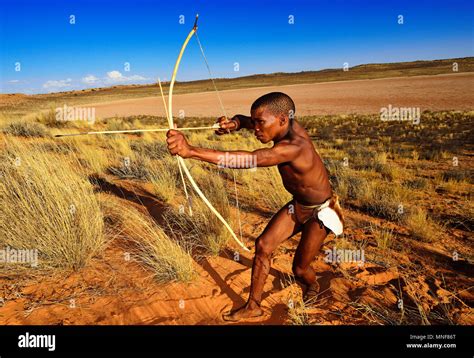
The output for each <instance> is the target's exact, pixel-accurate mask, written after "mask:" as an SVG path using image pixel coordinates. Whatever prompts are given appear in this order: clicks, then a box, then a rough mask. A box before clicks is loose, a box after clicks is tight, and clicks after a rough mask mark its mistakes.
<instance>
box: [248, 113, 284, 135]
mask: <svg viewBox="0 0 474 358" xmlns="http://www.w3.org/2000/svg"><path fill="white" fill-rule="evenodd" d="M251 116H252V121H253V123H254V125H255V129H254V131H255V136H256V137H257V139H258V140H259V141H260V142H262V143H268V142H271V141H272V140H274V139H275V138H278V137H280V136H281V133H282V131H283V130H284V129H285V124H286V123H288V120H286V121H282V119H281V118H280V117H277V116H275V115H273V114H272V113H270V112H269V111H267V109H266V107H259V108H257V109H255V110H254V111H252V113H251Z"/></svg>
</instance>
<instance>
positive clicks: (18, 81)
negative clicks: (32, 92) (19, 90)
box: [8, 80, 20, 83]
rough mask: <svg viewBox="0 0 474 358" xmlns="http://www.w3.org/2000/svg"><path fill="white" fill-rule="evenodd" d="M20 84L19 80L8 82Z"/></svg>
mask: <svg viewBox="0 0 474 358" xmlns="http://www.w3.org/2000/svg"><path fill="white" fill-rule="evenodd" d="M18 82H20V80H11V81H8V83H18Z"/></svg>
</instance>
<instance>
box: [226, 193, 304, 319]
mask: <svg viewBox="0 0 474 358" xmlns="http://www.w3.org/2000/svg"><path fill="white" fill-rule="evenodd" d="M290 204H291V202H290V203H288V204H286V205H285V206H284V207H283V208H281V209H280V210H279V211H278V213H276V214H275V215H274V216H273V218H272V219H271V220H270V222H269V223H268V225H267V227H266V228H265V230H264V231H263V233H262V234H261V235H260V236H259V237H258V239H257V240H256V241H255V257H254V260H253V265H252V278H251V284H250V296H249V299H248V301H247V303H246V304H245V305H244V306H243V307H240V308H239V309H237V310H235V311H232V312H230V313H228V314H225V315H224V316H223V318H224V320H226V321H238V320H241V319H245V318H252V317H258V316H261V315H262V314H263V311H262V309H261V308H260V302H261V301H262V293H263V286H264V285H265V281H266V279H267V276H268V273H269V272H270V259H271V256H272V253H273V251H274V250H275V249H276V248H277V247H278V245H280V244H281V243H282V242H283V241H285V240H287V239H289V238H290V237H292V236H293V235H295V234H296V233H298V232H299V231H300V230H301V225H299V224H298V223H297V222H296V221H295V218H294V215H292V214H291V213H290V211H289V210H288V205H290Z"/></svg>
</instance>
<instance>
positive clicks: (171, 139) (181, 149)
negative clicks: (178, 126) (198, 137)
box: [166, 129, 191, 158]
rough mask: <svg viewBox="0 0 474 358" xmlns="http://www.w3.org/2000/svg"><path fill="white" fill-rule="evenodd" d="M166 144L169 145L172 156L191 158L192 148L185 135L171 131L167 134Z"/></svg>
mask: <svg viewBox="0 0 474 358" xmlns="http://www.w3.org/2000/svg"><path fill="white" fill-rule="evenodd" d="M166 137H167V138H166V143H168V150H169V152H170V153H171V154H172V155H176V154H177V155H179V156H180V157H182V158H189V157H190V156H191V146H190V145H189V143H188V141H187V140H186V137H185V136H184V135H183V133H181V132H179V131H177V130H174V129H170V130H169V131H168V132H166Z"/></svg>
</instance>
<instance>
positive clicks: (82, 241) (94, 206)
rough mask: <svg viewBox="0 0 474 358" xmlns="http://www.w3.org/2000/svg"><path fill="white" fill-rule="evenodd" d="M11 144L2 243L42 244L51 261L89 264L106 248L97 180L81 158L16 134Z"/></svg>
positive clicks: (1, 185)
mask: <svg viewBox="0 0 474 358" xmlns="http://www.w3.org/2000/svg"><path fill="white" fill-rule="evenodd" d="M5 144H6V151H5V152H4V153H3V155H2V160H1V161H0V170H1V174H2V180H1V181H0V245H2V246H6V245H8V246H10V247H14V248H17V249H28V248H29V249H37V250H38V252H39V254H38V255H39V259H40V261H41V264H42V265H45V266H60V267H66V268H73V269H77V268H79V267H82V266H84V265H86V264H87V262H88V261H89V259H90V258H91V257H92V256H94V254H96V253H98V252H99V251H100V249H101V248H102V244H103V221H102V215H101V211H100V207H99V203H98V201H97V199H96V197H95V196H94V193H93V188H92V185H91V184H90V183H89V182H88V181H87V179H86V178H84V177H82V176H81V175H80V174H79V173H78V171H77V169H76V166H77V165H78V163H77V159H76V158H75V157H74V156H73V155H72V154H70V155H69V156H68V158H69V160H66V159H65V158H66V157H65V156H63V155H60V154H57V153H54V152H50V151H48V152H47V151H45V150H44V149H41V147H40V146H38V145H27V144H25V143H23V142H19V141H18V140H15V139H11V138H8V139H6V143H5ZM71 162H72V163H71ZM73 163H74V166H73Z"/></svg>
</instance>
